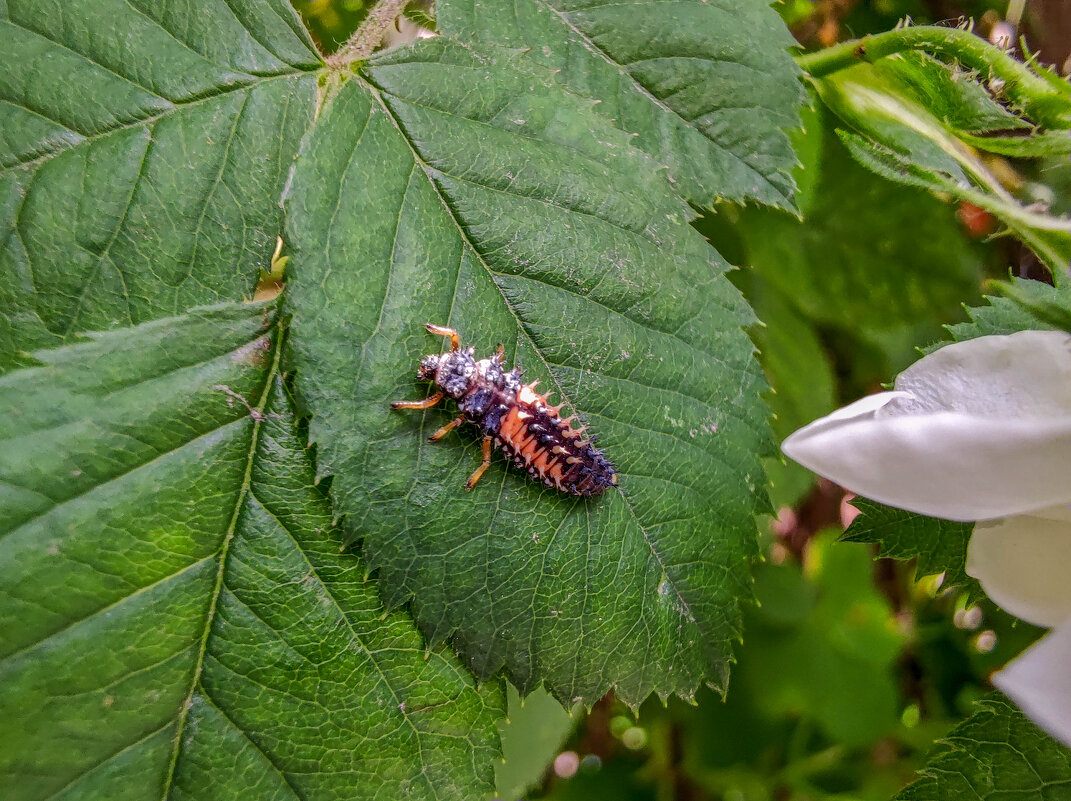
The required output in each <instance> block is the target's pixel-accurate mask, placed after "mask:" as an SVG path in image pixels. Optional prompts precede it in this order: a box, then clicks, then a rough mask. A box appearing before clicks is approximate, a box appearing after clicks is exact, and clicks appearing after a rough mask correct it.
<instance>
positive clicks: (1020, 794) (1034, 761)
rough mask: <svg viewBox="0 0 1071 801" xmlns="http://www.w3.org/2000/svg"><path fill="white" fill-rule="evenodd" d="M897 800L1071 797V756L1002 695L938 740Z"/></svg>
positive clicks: (991, 800)
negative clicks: (920, 776)
mask: <svg viewBox="0 0 1071 801" xmlns="http://www.w3.org/2000/svg"><path fill="white" fill-rule="evenodd" d="M920 773H921V774H922V778H920V779H919V780H918V781H916V782H914V783H913V784H910V785H908V786H907V787H905V788H904V790H903V791H902V792H901V793H900V794H899V795H897V796H896V801H968V799H969V801H997V799H1000V801H1039V800H1041V799H1044V800H1045V801H1050V800H1052V801H1055V799H1060V798H1067V797H1068V795H1069V794H1071V752H1069V751H1068V750H1067V748H1065V747H1064V746H1062V745H1060V744H1059V743H1057V742H1056V741H1055V740H1053V739H1052V738H1051V737H1049V736H1048V735H1047V734H1045V733H1044V732H1042V731H1040V730H1039V729H1038V728H1037V727H1036V726H1035V725H1034V724H1033V723H1031V722H1030V721H1029V720H1028V719H1027V718H1026V716H1025V715H1023V713H1022V712H1020V711H1019V710H1018V709H1016V708H1015V706H1013V705H1012V704H1011V703H1010V702H1008V701H1007V700H1006V699H1004V698H1002V697H1001V696H998V695H992V696H989V697H988V698H986V699H985V700H983V701H981V702H979V704H978V711H977V712H975V713H974V714H973V715H971V717H969V718H967V720H965V721H964V722H963V723H961V724H960V725H959V726H957V727H956V728H955V729H953V730H952V731H951V732H950V733H949V734H948V736H947V737H945V738H944V739H942V740H941V741H940V744H939V745H938V747H937V749H936V750H935V751H934V753H933V754H932V755H931V756H930V758H929V761H928V762H927V763H926V766H925V767H924V768H923V769H922V770H921V771H920Z"/></svg>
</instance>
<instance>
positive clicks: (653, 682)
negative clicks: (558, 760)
mask: <svg viewBox="0 0 1071 801" xmlns="http://www.w3.org/2000/svg"><path fill="white" fill-rule="evenodd" d="M369 76H370V81H371V82H370V83H369V82H365V81H364V80H363V79H361V78H358V77H355V78H353V79H351V80H350V81H349V82H348V83H347V84H346V85H345V86H344V87H343V88H342V90H341V91H340V93H339V94H338V95H337V97H336V98H335V99H334V101H333V102H332V103H331V105H330V106H329V107H328V108H327V109H326V110H325V112H324V114H323V116H322V118H321V120H320V122H319V124H318V125H317V128H316V130H315V131H314V133H313V135H312V137H311V138H310V140H309V141H308V143H307V146H306V147H305V148H304V151H303V153H302V155H301V156H300V158H299V161H298V165H297V168H296V172H295V176H294V181H293V184H292V189H291V192H290V195H289V199H288V205H287V209H288V217H289V223H290V228H289V234H288V240H289V241H290V242H291V243H292V244H293V247H294V254H293V261H292V262H291V263H292V266H293V271H292V272H293V275H292V282H291V285H290V288H289V290H288V299H289V303H290V306H289V309H290V311H291V313H292V314H293V338H292V347H293V352H294V363H295V366H296V368H297V376H296V380H297V386H298V389H299V391H300V394H301V396H302V400H303V402H304V403H305V404H307V408H308V410H309V412H310V413H311V415H312V417H311V423H310V438H311V439H312V441H313V442H314V443H315V444H316V445H317V458H318V463H319V468H318V469H319V471H320V472H321V473H322V474H331V475H332V476H333V483H332V495H333V497H334V499H335V501H336V504H337V511H338V513H339V514H340V515H344V516H345V522H346V527H347V530H348V532H349V534H350V537H351V538H353V539H362V540H363V547H364V552H365V554H366V557H367V559H368V561H369V563H370V564H371V566H372V567H374V568H376V569H378V571H379V583H380V586H381V588H382V590H383V593H384V596H385V598H386V600H387V603H388V605H396V604H399V603H402V602H404V601H407V600H409V599H412V608H413V611H414V614H415V616H416V618H417V620H418V622H419V623H420V625H421V626H422V628H423V629H424V630H425V631H426V633H427V634H428V635H429V637H430V638H431V639H432V640H433V641H440V640H443V639H445V638H451V639H452V642H453V644H454V645H455V647H456V648H457V649H458V650H459V651H460V652H461V653H462V655H463V656H464V658H465V660H466V662H467V664H469V665H470V666H471V667H472V669H473V670H474V671H476V673H477V674H479V675H481V676H489V675H493V674H495V673H496V672H497V671H499V670H500V669H501V668H505V670H506V671H507V673H508V675H509V676H510V677H511V679H512V680H513V681H514V682H515V683H516V684H517V686H518V687H519V688H521V689H522V691H526V690H529V689H531V688H533V687H534V686H536V685H537V684H538V683H539V682H546V684H547V685H548V686H549V688H550V689H551V691H552V692H553V693H554V695H556V696H557V697H558V698H559V699H560V700H566V701H568V700H570V699H574V698H578V699H584V700H586V701H591V700H593V699H595V698H598V697H599V696H601V695H602V694H603V693H605V692H606V691H607V690H608V689H609V688H611V687H613V686H617V688H618V691H619V697H621V698H623V699H625V700H627V701H629V702H630V703H637V702H639V701H641V700H642V699H643V698H644V697H646V696H647V695H648V694H649V693H651V692H658V693H661V694H667V693H672V692H677V693H681V694H685V695H690V694H691V693H692V692H693V691H694V689H695V688H696V686H697V685H699V684H700V683H701V682H703V681H704V680H706V681H710V682H713V683H716V684H718V685H719V686H720V685H723V684H724V680H725V675H726V671H727V666H728V662H729V660H730V641H731V640H732V639H734V638H735V636H736V634H737V631H738V604H739V601H740V599H741V598H743V597H746V595H747V593H748V580H747V577H748V566H747V561H748V557H749V556H751V555H752V554H754V552H755V545H754V521H753V515H754V512H755V511H756V507H757V505H758V503H759V501H758V499H757V495H758V493H761V489H760V488H761V485H762V471H761V467H760V464H759V453H760V452H761V451H762V450H763V449H764V448H766V447H767V444H768V435H767V432H766V427H765V412H764V408H763V405H762V403H761V401H760V399H759V394H760V392H761V390H762V386H763V385H762V379H761V376H760V373H759V370H758V369H757V366H756V364H755V361H754V359H753V355H752V348H751V345H750V343H749V342H748V339H747V337H746V336H745V334H744V333H743V331H742V330H741V325H742V324H746V323H748V322H750V321H751V319H752V318H751V316H750V312H749V310H748V309H747V307H746V305H745V304H744V303H743V301H742V300H741V298H740V297H739V295H738V294H737V293H736V291H735V290H734V289H733V288H732V286H731V285H730V284H729V283H728V281H727V280H725V278H724V277H723V276H722V273H723V272H724V271H725V269H726V265H725V264H724V262H722V261H721V260H720V258H719V257H718V255H717V253H715V252H714V251H713V250H711V249H710V248H709V247H708V246H707V245H706V244H705V243H704V242H703V241H702V239H701V237H699V236H697V235H695V233H694V232H693V231H692V230H691V229H690V227H689V226H688V224H687V222H688V219H689V216H690V215H689V212H688V209H687V207H686V206H684V205H683V204H682V203H680V201H679V200H677V199H676V198H675V197H674V195H673V194H672V191H671V190H670V188H669V187H668V185H667V183H666V182H665V180H664V177H663V174H662V173H661V172H659V170H658V169H657V168H656V166H655V165H653V164H652V163H651V162H650V160H649V159H648V158H647V157H646V156H645V155H644V154H642V153H641V152H640V151H638V150H634V149H632V148H630V147H629V145H628V137H627V135H625V134H622V133H621V132H619V131H617V130H616V129H614V128H612V127H611V126H609V125H608V124H607V123H605V122H604V121H603V119H602V118H601V117H599V116H598V115H595V114H593V113H590V110H589V109H590V103H588V102H582V101H579V100H578V99H576V98H575V97H574V96H572V95H570V94H568V93H565V92H563V91H561V90H560V89H559V88H557V87H556V86H555V85H554V83H553V81H552V80H551V79H549V78H547V77H544V75H543V73H542V72H538V73H533V72H531V71H530V70H529V68H528V67H527V66H526V65H525V59H524V56H522V55H520V54H517V53H513V52H508V51H504V50H500V49H495V50H488V51H477V50H472V49H469V48H465V47H461V46H458V45H455V44H451V43H450V42H448V41H445V40H442V39H439V40H429V41H426V42H423V43H421V45H420V46H419V47H414V48H407V49H404V50H399V51H392V52H389V53H387V54H386V55H384V56H381V57H379V58H377V59H375V60H374V61H373V64H372V65H371V68H370V73H369ZM425 322H434V323H438V324H444V325H446V324H448V325H451V326H453V327H455V328H457V329H458V330H459V331H461V333H462V334H463V336H464V338H465V340H466V341H467V342H468V343H471V344H472V345H474V346H477V347H478V348H479V350H480V351H482V352H488V353H489V352H490V350H491V349H492V348H493V347H494V345H495V343H496V342H503V343H504V344H505V346H506V350H507V353H508V355H509V357H510V359H511V360H513V359H516V360H517V361H519V362H521V363H522V364H523V365H524V366H525V367H526V368H527V370H528V373H527V376H528V378H529V379H532V378H539V379H541V380H542V382H543V383H542V388H543V389H547V390H553V391H554V392H555V393H557V394H558V395H559V396H560V398H561V399H562V400H564V401H566V402H567V404H568V405H569V406H571V407H572V408H573V409H574V410H576V411H577V412H579V414H580V416H581V418H582V419H583V420H584V421H586V422H587V423H589V424H590V425H591V427H592V430H593V431H594V433H595V434H596V435H597V436H598V437H599V445H600V446H601V447H603V448H604V449H605V451H606V452H607V454H608V455H609V457H610V458H611V459H612V460H613V461H615V462H616V464H617V466H618V469H619V471H620V475H621V485H620V491H616V490H615V491H611V492H609V493H608V494H607V495H605V496H604V497H601V498H597V499H590V500H583V499H578V498H573V497H568V496H564V495H560V494H557V493H554V492H552V491H549V490H545V489H544V488H543V487H542V486H541V485H536V484H534V483H533V482H530V481H527V480H526V479H525V477H524V476H523V475H522V474H520V473H519V472H517V471H515V470H513V469H507V468H506V467H505V465H504V464H503V462H502V460H501V458H499V459H497V460H496V462H495V463H494V464H493V465H492V469H491V471H490V472H489V473H488V474H487V475H486V476H485V478H484V479H483V481H482V483H481V484H480V485H479V486H478V487H477V488H476V489H475V491H474V492H472V493H471V494H469V493H466V492H465V491H464V490H463V489H462V486H463V484H464V482H465V479H466V478H467V476H468V475H469V473H471V472H472V470H473V469H474V468H475V467H476V465H477V464H478V462H479V457H478V453H479V447H478V443H477V438H476V437H474V436H473V434H472V433H471V432H469V433H460V434H453V435H451V436H450V437H449V438H447V439H445V440H443V441H442V442H439V443H435V444H428V443H427V442H426V441H425V440H426V438H427V435H428V433H429V432H431V431H434V430H435V428H437V427H438V426H440V425H441V424H443V423H445V422H446V421H447V420H448V419H449V418H450V416H451V413H450V411H449V410H447V409H442V408H436V409H432V410H429V411H428V412H426V413H420V412H392V411H391V410H390V409H389V407H388V404H389V402H390V401H392V400H395V399H398V398H407V397H408V398H412V397H417V396H418V395H422V394H423V393H425V392H426V388H425V387H423V386H421V385H419V384H417V383H416V382H415V381H414V378H413V376H414V370H415V368H416V366H417V363H418V361H419V359H420V356H421V355H422V354H424V353H428V352H432V351H434V352H437V351H438V350H439V349H440V348H441V347H442V342H441V340H439V339H435V338H432V337H430V336H429V335H428V334H427V332H426V331H425V330H424V328H423V323H425Z"/></svg>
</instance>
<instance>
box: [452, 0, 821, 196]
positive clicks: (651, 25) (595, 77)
mask: <svg viewBox="0 0 1071 801" xmlns="http://www.w3.org/2000/svg"><path fill="white" fill-rule="evenodd" d="M438 21H439V25H440V27H442V29H443V30H444V31H445V32H446V33H448V34H451V35H454V36H457V37H459V38H463V39H468V38H473V39H476V40H480V41H484V42H489V43H492V44H497V45H503V46H508V47H518V48H530V49H531V54H532V57H533V58H535V59H537V60H538V61H540V62H541V63H543V64H545V65H546V66H548V67H550V68H551V69H554V70H556V71H557V73H558V78H559V80H560V81H562V82H563V83H564V84H565V85H566V86H568V87H569V88H570V89H571V90H573V91H574V92H577V93H578V94H581V95H584V96H586V97H591V98H594V99H596V100H598V101H599V107H598V110H599V111H600V112H601V113H602V114H605V115H606V116H607V117H610V118H611V119H613V120H614V122H615V123H616V124H617V125H618V126H619V127H620V128H622V129H623V130H626V131H630V132H632V133H635V134H636V142H635V143H636V144H637V145H638V146H639V147H641V148H642V149H644V150H645V151H647V152H648V153H650V154H651V155H652V156H654V158H655V159H656V160H657V161H658V162H659V163H661V164H664V165H666V166H667V167H668V168H669V173H670V176H671V178H672V179H673V180H674V181H675V182H676V187H677V190H678V191H679V192H680V193H681V194H682V195H683V197H685V198H686V199H687V200H689V201H691V202H692V203H695V204H697V205H700V206H712V205H713V204H714V203H715V202H717V201H719V200H732V201H737V202H744V201H752V200H753V201H757V202H759V203H763V204H767V205H771V206H777V207H780V208H786V209H793V208H795V204H794V200H793V192H794V190H795V182H794V181H793V180H792V177H791V174H790V173H791V171H792V167H793V166H794V165H795V163H796V156H795V154H794V152H793V149H792V147H791V145H790V144H789V141H788V137H787V135H786V133H785V131H786V130H787V129H790V128H794V127H796V126H798V125H799V116H798V115H799V106H800V104H801V102H802V100H803V91H802V85H801V84H800V82H799V75H800V73H799V69H798V68H797V67H796V65H795V63H794V62H793V61H792V58H791V57H790V56H789V54H788V48H789V47H791V46H792V45H793V44H794V42H793V40H792V37H791V36H790V35H789V33H788V30H787V29H786V28H785V25H784V23H783V22H782V21H781V19H780V17H779V16H778V15H777V13H776V12H775V11H774V10H773V9H772V8H770V4H769V3H768V2H767V0H732V2H713V3H711V2H707V0H642V2H632V3H605V2H601V0H452V1H451V2H448V3H443V4H442V5H441V7H440V9H439V13H438Z"/></svg>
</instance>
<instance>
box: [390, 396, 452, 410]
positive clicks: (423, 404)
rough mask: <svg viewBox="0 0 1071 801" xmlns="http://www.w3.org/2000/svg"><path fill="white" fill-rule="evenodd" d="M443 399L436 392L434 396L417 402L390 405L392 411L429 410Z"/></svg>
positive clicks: (394, 402) (400, 402)
mask: <svg viewBox="0 0 1071 801" xmlns="http://www.w3.org/2000/svg"><path fill="white" fill-rule="evenodd" d="M442 399H443V393H442V392H436V393H435V394H434V395H429V396H428V397H426V398H424V400H418V401H393V402H392V403H391V405H390V407H391V408H392V409H430V408H431V407H432V406H434V405H435V404H436V403H438V402H439V401H441V400H442Z"/></svg>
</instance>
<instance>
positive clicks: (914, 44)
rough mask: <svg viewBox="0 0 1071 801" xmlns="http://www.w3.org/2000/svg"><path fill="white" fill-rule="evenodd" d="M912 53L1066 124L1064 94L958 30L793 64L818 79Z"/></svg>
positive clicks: (862, 44) (879, 38)
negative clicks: (974, 76) (940, 60)
mask: <svg viewBox="0 0 1071 801" xmlns="http://www.w3.org/2000/svg"><path fill="white" fill-rule="evenodd" d="M910 50H921V51H923V52H925V53H929V54H931V55H934V56H943V57H945V58H947V59H954V60H956V61H958V62H959V63H961V64H963V65H964V66H966V67H968V68H970V69H973V70H976V71H978V72H979V73H981V74H982V75H983V76H984V77H985V78H986V79H988V80H990V81H993V80H994V79H996V80H997V81H1000V82H1002V83H1003V86H1002V87H1001V88H1000V90H999V91H1000V92H1003V94H1005V95H1006V96H1007V97H1008V98H1009V99H1010V100H1012V101H1013V102H1015V103H1017V104H1018V105H1020V106H1021V107H1022V108H1023V110H1025V111H1026V112H1027V113H1028V114H1030V115H1031V116H1032V117H1034V118H1035V119H1036V120H1037V121H1039V122H1044V123H1045V124H1050V125H1053V127H1066V125H1067V108H1068V103H1069V92H1068V91H1067V90H1063V88H1062V87H1060V86H1057V85H1056V84H1055V83H1054V82H1052V81H1049V80H1046V79H1045V78H1043V77H1041V76H1040V75H1037V74H1035V73H1034V72H1033V71H1031V69H1030V67H1029V66H1027V65H1026V64H1024V63H1022V62H1021V61H1017V60H1016V59H1015V58H1013V57H1012V56H1010V55H1008V54H1007V53H1005V52H1004V51H1003V50H1001V49H1000V48H999V47H996V46H994V45H991V44H989V42H987V41H985V40H984V39H981V38H979V37H977V36H975V35H974V34H973V33H971V32H970V31H965V30H962V29H959V28H940V27H937V26H932V25H920V26H917V27H913V28H898V29H896V30H893V31H886V32H885V33H878V34H874V35H871V36H864V37H863V38H862V39H856V40H854V41H851V42H843V43H842V44H838V45H834V46H833V47H827V48H826V49H825V50H819V51H818V52H816V53H807V54H805V55H802V56H798V57H797V58H796V63H797V64H799V65H800V67H801V68H803V70H805V71H806V72H807V73H808V74H810V76H811V77H812V78H821V77H823V76H826V75H829V74H830V73H833V72H836V71H837V70H842V69H845V68H846V67H850V66H852V65H854V64H858V63H860V62H866V63H873V62H875V61H877V60H879V59H882V58H885V57H886V56H891V55H895V54H896V53H902V52H905V51H910ZM1061 123H1062V124H1061Z"/></svg>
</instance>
